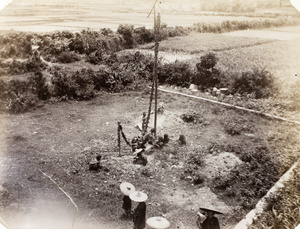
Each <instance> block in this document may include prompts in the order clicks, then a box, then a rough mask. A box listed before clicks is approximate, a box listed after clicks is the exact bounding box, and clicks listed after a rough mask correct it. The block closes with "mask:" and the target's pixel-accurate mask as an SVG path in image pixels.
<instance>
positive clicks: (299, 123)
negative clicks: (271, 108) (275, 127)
mask: <svg viewBox="0 0 300 229" xmlns="http://www.w3.org/2000/svg"><path fill="white" fill-rule="evenodd" d="M158 90H160V91H163V92H167V93H172V94H177V95H182V96H186V97H190V98H194V99H199V100H203V101H206V102H210V103H215V104H219V105H222V106H226V107H230V108H235V109H238V110H243V111H247V112H250V113H254V114H258V115H261V116H265V117H268V118H271V119H277V120H280V121H284V122H289V123H293V124H297V125H300V121H295V120H289V119H287V118H283V117H279V116H276V115H272V114H268V113H264V112H260V111H256V110H252V109H248V108H245V107H241V106H235V105H232V104H229V103H223V102H219V101H216V100H212V99H207V98H203V97H199V96H195V95H189V94H185V93H182V92H178V91H171V90H167V89H162V88H158Z"/></svg>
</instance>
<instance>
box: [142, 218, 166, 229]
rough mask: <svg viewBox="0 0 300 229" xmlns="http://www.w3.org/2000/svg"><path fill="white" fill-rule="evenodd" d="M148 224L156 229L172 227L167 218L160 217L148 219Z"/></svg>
mask: <svg viewBox="0 0 300 229" xmlns="http://www.w3.org/2000/svg"><path fill="white" fill-rule="evenodd" d="M146 223H147V225H148V226H149V227H152V228H155V229H165V228H168V227H169V226H170V222H169V221H168V220H167V219H166V218H164V217H160V216H156V217H151V218H148V219H147V221H146Z"/></svg>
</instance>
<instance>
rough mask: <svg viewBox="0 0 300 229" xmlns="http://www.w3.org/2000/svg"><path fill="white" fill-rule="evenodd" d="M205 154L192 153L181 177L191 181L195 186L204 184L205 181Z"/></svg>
mask: <svg viewBox="0 0 300 229" xmlns="http://www.w3.org/2000/svg"><path fill="white" fill-rule="evenodd" d="M203 155H204V154H203V152H202V151H199V152H194V153H191V154H190V155H189V157H188V159H187V160H186V161H185V163H184V164H185V166H184V171H183V174H182V175H181V178H182V179H191V180H192V181H193V183H194V184H202V183H203V182H204V181H205V178H206V177H205V175H204V174H202V172H201V167H203V166H204V160H203Z"/></svg>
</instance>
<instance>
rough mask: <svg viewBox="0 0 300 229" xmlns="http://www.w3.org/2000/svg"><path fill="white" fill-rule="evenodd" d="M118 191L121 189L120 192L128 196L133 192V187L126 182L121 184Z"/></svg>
mask: <svg viewBox="0 0 300 229" xmlns="http://www.w3.org/2000/svg"><path fill="white" fill-rule="evenodd" d="M120 189H121V192H122V193H123V194H124V195H125V196H129V195H130V194H131V193H133V192H135V187H134V186H133V185H132V184H131V183H128V182H123V183H121V184H120Z"/></svg>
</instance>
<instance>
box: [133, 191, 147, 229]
mask: <svg viewBox="0 0 300 229" xmlns="http://www.w3.org/2000/svg"><path fill="white" fill-rule="evenodd" d="M129 197H130V199H131V200H133V201H135V202H138V203H139V204H138V206H137V207H136V209H135V210H134V212H133V224H134V225H133V229H143V228H145V227H146V203H145V201H146V200H147V198H148V196H147V194H146V193H143V192H140V191H136V192H134V193H131V194H130V195H129Z"/></svg>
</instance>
